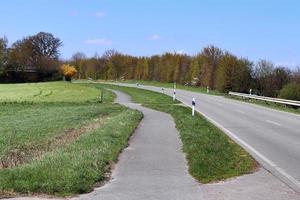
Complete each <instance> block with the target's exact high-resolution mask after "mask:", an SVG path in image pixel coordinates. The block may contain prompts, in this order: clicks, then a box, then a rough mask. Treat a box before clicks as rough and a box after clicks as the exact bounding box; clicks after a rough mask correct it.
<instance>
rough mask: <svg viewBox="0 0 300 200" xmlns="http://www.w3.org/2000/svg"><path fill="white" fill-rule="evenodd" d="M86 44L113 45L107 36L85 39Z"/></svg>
mask: <svg viewBox="0 0 300 200" xmlns="http://www.w3.org/2000/svg"><path fill="white" fill-rule="evenodd" d="M84 43H85V44H92V45H106V46H109V45H111V41H110V40H108V39H106V38H97V39H89V40H86V41H84Z"/></svg>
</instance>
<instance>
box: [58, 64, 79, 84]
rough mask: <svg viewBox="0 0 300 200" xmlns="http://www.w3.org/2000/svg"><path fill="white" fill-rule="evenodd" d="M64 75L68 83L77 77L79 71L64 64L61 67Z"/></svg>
mask: <svg viewBox="0 0 300 200" xmlns="http://www.w3.org/2000/svg"><path fill="white" fill-rule="evenodd" d="M61 70H62V73H63V75H64V77H65V79H66V81H71V78H72V77H73V76H75V74H76V73H77V70H76V69H75V67H74V66H72V65H69V64H64V65H62V66H61Z"/></svg>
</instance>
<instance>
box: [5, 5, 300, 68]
mask: <svg viewBox="0 0 300 200" xmlns="http://www.w3.org/2000/svg"><path fill="white" fill-rule="evenodd" d="M299 10H300V1H298V0H205V1H204V0H185V1H183V0H182V1H175V0H126V1H123V0H85V1H84V0H0V24H1V28H0V36H3V35H5V36H6V37H7V38H8V39H9V42H10V43H12V42H14V41H15V40H17V39H20V38H22V37H24V36H28V35H32V34H35V33H37V32H40V31H46V32H51V33H53V34H55V36H57V37H59V38H60V39H61V40H62V41H63V43H64V46H63V47H62V49H61V56H62V58H69V57H70V56H71V55H72V54H73V53H75V52H77V51H82V52H85V53H86V54H87V55H89V56H92V55H94V54H95V53H98V54H99V55H101V54H102V53H103V52H104V51H105V50H108V49H116V50H118V51H120V52H123V53H127V54H132V55H138V56H142V55H153V54H161V53H163V52H166V51H171V52H186V53H189V54H196V53H197V52H199V51H200V50H201V49H202V48H203V47H204V46H207V45H209V44H214V45H216V46H218V47H220V48H222V49H226V50H229V51H230V52H232V53H234V54H236V55H238V56H242V57H247V58H249V59H250V60H253V61H257V60H259V59H268V60H271V61H273V62H274V63H277V64H286V65H297V64H300V54H299V49H300V11H299Z"/></svg>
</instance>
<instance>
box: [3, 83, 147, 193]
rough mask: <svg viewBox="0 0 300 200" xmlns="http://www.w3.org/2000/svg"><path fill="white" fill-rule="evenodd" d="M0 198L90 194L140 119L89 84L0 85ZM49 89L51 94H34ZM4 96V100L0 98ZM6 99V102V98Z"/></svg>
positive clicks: (110, 93)
mask: <svg viewBox="0 0 300 200" xmlns="http://www.w3.org/2000/svg"><path fill="white" fill-rule="evenodd" d="M0 88H1V99H2V100H3V101H2V103H1V104H0V198H1V197H5V196H10V195H15V193H22V194H28V193H46V194H52V195H58V196H66V195H72V194H78V193H83V192H88V191H91V190H92V188H93V186H94V184H95V183H97V182H101V181H103V180H104V179H105V178H106V173H107V172H108V171H109V167H110V165H111V163H113V162H114V161H116V159H117V157H118V154H119V153H120V151H121V150H122V149H123V148H124V147H126V145H127V141H128V139H129V137H130V135H131V133H132V132H133V131H134V129H135V127H136V126H137V125H138V123H139V121H140V120H141V118H142V114H141V113H140V112H137V111H134V110H131V109H128V108H126V107H123V106H120V105H117V104H112V103H111V102H112V100H113V99H114V97H115V95H114V94H113V93H112V92H110V91H104V100H105V101H104V103H99V94H100V91H101V90H100V89H97V88H95V87H94V86H93V85H91V84H70V83H64V82H54V83H38V84H17V85H0ZM37 88H39V89H38V90H39V91H41V92H40V93H41V94H46V93H47V91H50V90H51V91H52V93H51V95H38V96H37V95H35V94H36V93H37V91H38V90H37ZM2 97H6V98H2ZM8 97H9V98H8Z"/></svg>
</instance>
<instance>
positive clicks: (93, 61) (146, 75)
mask: <svg viewBox="0 0 300 200" xmlns="http://www.w3.org/2000/svg"><path fill="white" fill-rule="evenodd" d="M61 46H62V42H61V40H60V39H59V38H57V37H55V36H53V35H52V34H51V33H44V32H41V33H38V34H36V35H34V36H29V37H25V38H23V39H21V40H18V41H16V42H15V43H13V44H12V45H11V46H10V47H8V45H7V39H6V38H2V39H1V38H0V81H1V74H2V75H3V74H5V73H6V72H8V71H14V72H25V71H26V70H27V71H28V70H32V69H34V70H36V71H37V72H39V73H41V74H43V73H44V76H45V74H48V75H49V74H50V75H51V76H52V79H57V78H59V73H58V72H59V66H61V65H62V64H71V65H73V66H75V67H76V70H77V75H76V76H77V77H76V78H78V79H87V78H89V77H91V78H93V79H105V80H147V81H159V82H176V83H180V84H184V85H190V86H194V87H209V88H210V89H217V90H219V91H221V92H228V91H235V92H245V93H248V92H249V90H250V89H252V91H253V92H254V93H256V94H258V95H264V96H270V97H278V96H280V91H281V90H282V89H283V87H284V86H286V85H288V84H293V85H294V87H300V86H299V85H300V68H299V67H298V68H296V69H295V70H291V69H289V68H287V67H285V66H276V65H275V64H273V63H272V62H270V61H267V60H260V61H259V62H257V63H254V62H252V61H250V60H249V59H247V58H243V57H238V56H236V55H234V54H232V53H230V52H229V51H226V50H223V49H220V48H218V47H216V46H213V45H210V46H207V47H205V48H203V49H202V50H201V51H200V52H199V53H198V54H197V55H193V56H190V55H187V54H178V53H168V52H167V53H164V54H162V55H153V56H150V57H137V56H132V55H127V54H123V53H120V52H118V51H115V50H109V51H106V52H104V54H103V55H101V56H99V55H95V56H92V57H87V56H86V55H85V54H84V53H82V52H78V53H75V54H74V55H73V56H72V57H71V58H70V59H69V60H67V61H61V60H59V55H60V52H59V48H60V47H61ZM53 76H54V77H55V78H53ZM43 80H45V79H43ZM46 80H48V79H46ZM294 93H295V92H294ZM299 98H300V95H299ZM299 100H300V99H299Z"/></svg>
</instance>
